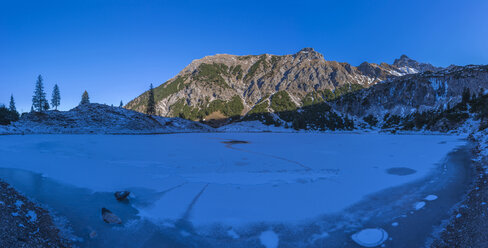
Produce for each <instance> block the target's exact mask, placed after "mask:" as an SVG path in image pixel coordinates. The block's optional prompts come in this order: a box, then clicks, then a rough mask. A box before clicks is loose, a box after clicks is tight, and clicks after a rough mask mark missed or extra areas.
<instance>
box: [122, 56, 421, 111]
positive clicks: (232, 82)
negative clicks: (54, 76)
mask: <svg viewBox="0 0 488 248" xmlns="http://www.w3.org/2000/svg"><path fill="white" fill-rule="evenodd" d="M398 61H399V62H398V63H397V65H395V64H393V65H389V64H386V63H381V64H379V65H378V64H372V63H367V62H365V63H362V64H361V65H359V66H357V67H355V66H352V65H350V64H348V63H340V62H335V61H326V60H325V59H324V56H323V55H322V54H320V53H318V52H316V51H315V50H313V49H312V48H305V49H302V50H300V51H299V52H298V53H296V54H292V55H283V56H277V55H270V54H263V55H249V56H235V55H227V54H221V55H215V56H207V57H204V58H202V59H198V60H195V61H193V62H192V63H191V64H190V65H188V66H187V67H186V68H185V69H183V70H182V71H181V72H180V73H179V74H178V75H177V76H176V77H174V78H173V79H171V80H169V81H168V82H166V83H164V84H162V85H161V86H159V87H157V88H155V98H156V103H157V104H156V112H157V114H158V115H162V116H181V117H184V118H187V119H192V120H202V119H212V118H226V117H231V116H242V115H245V114H247V113H249V112H257V111H260V112H274V111H277V110H278V109H280V108H281V107H283V106H278V105H277V104H276V103H275V104H274V103H273V96H274V95H275V94H276V93H280V94H281V95H284V94H285V95H287V96H285V98H286V99H287V101H289V102H286V103H281V104H284V105H286V107H287V108H288V109H292V108H294V107H295V108H296V107H301V106H304V105H308V104H312V103H316V102H322V101H324V100H330V99H332V98H335V97H337V96H338V95H340V94H343V93H346V92H350V91H353V90H357V89H361V88H368V87H370V86H372V85H375V84H377V83H379V82H381V81H385V80H392V79H394V78H396V77H398V76H403V75H406V74H408V73H416V72H417V71H419V70H420V69H418V66H420V65H422V68H423V67H425V66H423V65H425V64H419V63H414V62H411V61H410V60H408V61H406V60H405V59H403V60H402V58H400V60H398ZM405 61H406V62H405ZM412 61H413V60H412ZM399 66H401V67H399ZM410 66H415V67H410ZM283 92H285V93H283ZM147 95H148V94H147V92H145V93H143V94H142V95H140V96H138V97H137V98H135V99H134V100H132V101H131V102H129V103H128V104H127V106H126V108H128V109H132V110H136V111H139V112H145V108H146V102H147ZM281 95H280V96H281ZM274 99H282V98H281V97H279V98H278V97H275V98H274ZM273 106H275V108H273ZM277 106H278V107H277Z"/></svg>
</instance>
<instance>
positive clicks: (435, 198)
mask: <svg viewBox="0 0 488 248" xmlns="http://www.w3.org/2000/svg"><path fill="white" fill-rule="evenodd" d="M437 198H438V197H437V196H436V195H428V196H426V197H425V198H424V200H426V201H434V200H437Z"/></svg>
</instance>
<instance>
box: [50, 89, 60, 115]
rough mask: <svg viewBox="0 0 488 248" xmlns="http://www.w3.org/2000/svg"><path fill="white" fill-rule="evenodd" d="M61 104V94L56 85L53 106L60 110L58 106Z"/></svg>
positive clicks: (52, 100)
mask: <svg viewBox="0 0 488 248" xmlns="http://www.w3.org/2000/svg"><path fill="white" fill-rule="evenodd" d="M60 104H61V93H60V92H59V87H58V85H57V84H55V85H54V89H53V94H52V98H51V106H53V107H54V109H56V110H58V106H59V105H60Z"/></svg>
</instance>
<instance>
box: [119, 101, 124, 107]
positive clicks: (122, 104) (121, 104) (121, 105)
mask: <svg viewBox="0 0 488 248" xmlns="http://www.w3.org/2000/svg"><path fill="white" fill-rule="evenodd" d="M122 107H124V103H123V102H122V100H120V105H119V108H122Z"/></svg>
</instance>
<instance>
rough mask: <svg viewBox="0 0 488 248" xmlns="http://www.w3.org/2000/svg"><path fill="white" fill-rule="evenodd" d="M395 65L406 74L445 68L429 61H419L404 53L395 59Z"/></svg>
mask: <svg viewBox="0 0 488 248" xmlns="http://www.w3.org/2000/svg"><path fill="white" fill-rule="evenodd" d="M393 65H394V66H395V67H397V68H399V69H400V70H401V71H402V72H404V73H406V74H413V73H419V72H427V71H431V72H437V71H440V70H443V69H444V68H442V67H435V66H433V65H431V64H427V63H419V62H417V61H415V60H413V59H411V58H409V57H407V55H402V56H400V58H399V59H395V62H393Z"/></svg>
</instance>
